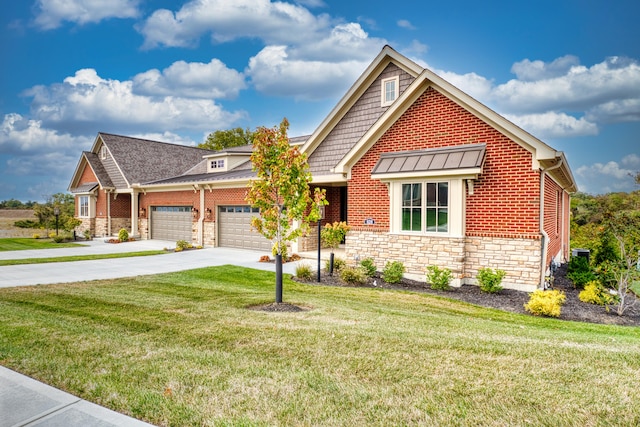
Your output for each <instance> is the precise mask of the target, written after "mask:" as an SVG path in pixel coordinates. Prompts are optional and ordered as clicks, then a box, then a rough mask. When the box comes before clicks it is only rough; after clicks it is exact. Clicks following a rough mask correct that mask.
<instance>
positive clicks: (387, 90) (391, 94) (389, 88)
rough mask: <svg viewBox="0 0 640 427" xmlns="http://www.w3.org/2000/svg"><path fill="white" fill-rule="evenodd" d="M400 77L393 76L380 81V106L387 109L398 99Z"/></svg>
mask: <svg viewBox="0 0 640 427" xmlns="http://www.w3.org/2000/svg"><path fill="white" fill-rule="evenodd" d="M399 88H400V77H398V76H395V77H391V78H388V79H384V80H382V99H381V102H382V106H383V107H387V106H389V105H391V104H392V103H393V101H395V100H396V99H397V98H398V94H399V91H400V89H399Z"/></svg>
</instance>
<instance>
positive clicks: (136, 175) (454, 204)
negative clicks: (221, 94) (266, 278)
mask: <svg viewBox="0 0 640 427" xmlns="http://www.w3.org/2000/svg"><path fill="white" fill-rule="evenodd" d="M291 143H292V144H296V145H299V146H300V149H301V150H302V151H304V152H306V153H307V154H308V156H309V165H310V167H311V172H312V174H313V185H315V186H319V187H323V188H326V189H327V197H328V199H329V202H330V205H329V206H328V207H327V214H326V218H325V220H324V221H325V222H333V221H337V220H346V221H347V222H348V223H349V225H350V226H351V231H350V232H349V234H348V236H347V239H346V242H345V250H346V256H347V258H348V262H355V261H356V260H358V259H363V258H365V257H372V258H373V259H374V260H375V261H376V263H377V265H378V267H379V269H382V267H383V266H384V263H385V262H386V261H388V260H399V261H402V262H404V264H405V266H406V267H407V275H408V276H409V277H415V278H420V279H424V274H425V269H426V267H427V266H429V265H438V266H440V267H447V268H449V269H451V270H452V271H453V272H454V275H455V277H456V279H455V282H454V284H458V285H459V284H463V283H475V279H474V278H475V275H476V273H477V271H478V269H479V268H481V267H491V268H500V269H503V270H505V271H506V272H507V276H506V277H505V279H504V281H503V284H504V285H505V286H506V287H510V288H515V289H523V290H532V289H535V288H536V287H538V286H540V285H541V283H542V282H543V280H544V275H545V271H546V270H547V268H548V266H549V264H550V263H551V262H552V261H554V260H555V261H563V260H566V259H568V256H569V252H568V251H569V195H570V193H572V192H575V191H576V184H575V181H574V179H573V176H572V174H571V170H570V168H569V165H568V163H567V161H566V159H565V156H564V154H563V153H562V152H558V151H556V150H554V149H553V148H552V147H550V146H548V145H547V144H545V143H544V142H542V141H540V140H539V139H537V138H535V137H534V136H532V135H531V134H529V133H527V132H525V131H524V130H522V129H521V128H519V127H517V126H516V125H514V124H513V123H511V122H509V121H508V120H506V119H505V118H504V117H502V116H500V115H498V114H497V113H495V112H494V111H492V110H490V109H489V108H487V107H486V106H484V105H482V104H481V103H479V102H478V101H476V100H475V99H473V98H471V97H470V96H468V95H467V94H465V93H464V92H462V91H461V90H459V89H457V88H456V87H454V86H453V85H451V84H450V83H448V82H446V81H445V80H443V79H442V78H441V77H439V76H437V75H436V74H434V73H433V72H431V71H430V70H427V69H423V68H422V67H420V66H418V65H417V64H415V63H414V62H412V61H410V60H409V59H407V58H406V57H404V56H402V55H400V54H399V53H397V52H396V51H394V50H393V49H392V48H390V47H388V46H387V47H385V48H383V49H382V51H381V52H380V54H379V55H378V56H377V57H376V58H375V60H374V61H373V62H372V63H371V65H370V66H369V67H368V68H367V70H365V72H364V73H363V74H362V76H361V77H360V78H359V79H358V80H357V81H356V82H355V84H354V85H353V86H352V87H351V88H350V89H349V91H348V92H347V93H346V94H345V95H344V97H343V98H342V99H341V100H340V102H339V103H338V104H337V105H336V107H335V108H334V109H333V110H332V111H331V113H330V114H329V115H328V116H327V117H326V118H325V120H324V121H323V122H322V123H321V124H320V126H319V127H318V128H317V129H316V131H315V132H314V133H313V134H312V135H309V136H305V137H298V138H292V139H291ZM250 153H251V147H237V148H232V149H227V150H224V151H221V152H212V151H207V150H201V149H196V148H192V147H184V146H176V145H172V144H164V143H158V142H154V141H147V140H139V139H135V138H127V137H121V136H115V135H109V134H103V133H100V134H98V137H97V138H96V142H95V144H94V146H93V148H92V150H91V151H90V152H85V153H83V154H82V156H81V159H80V162H79V164H78V167H77V168H76V171H75V174H74V176H73V178H72V181H71V185H70V187H69V188H70V191H72V192H73V193H75V194H76V197H77V203H76V206H77V209H78V212H77V215H78V217H79V218H80V219H82V220H83V225H82V227H83V228H89V229H91V230H92V232H93V233H94V234H96V235H111V234H114V233H117V231H118V229H119V228H121V227H125V228H128V229H129V230H130V232H131V233H132V234H134V235H140V236H141V238H158V239H168V240H179V239H185V240H191V241H194V242H197V243H200V244H204V245H211V246H223V247H224V246H228V247H241V248H254V249H260V250H269V248H270V242H268V241H266V240H265V239H264V238H263V237H262V236H260V235H257V234H256V233H254V232H252V231H251V229H250V226H249V221H250V219H251V217H252V216H253V215H255V214H256V212H255V211H254V209H253V208H252V207H250V206H247V204H246V202H245V200H244V197H245V194H246V191H247V184H248V182H249V180H250V179H251V178H252V177H253V176H254V174H253V172H252V171H251V164H250V161H249V156H250ZM312 229H315V228H312ZM315 241H316V240H315V236H309V237H308V238H302V239H300V240H299V241H298V242H297V243H296V244H295V245H294V248H293V250H294V251H304V250H310V249H312V248H313V245H314V244H315V243H314V242H315Z"/></svg>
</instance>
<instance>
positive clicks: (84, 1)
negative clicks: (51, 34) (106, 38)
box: [34, 0, 140, 30]
mask: <svg viewBox="0 0 640 427" xmlns="http://www.w3.org/2000/svg"><path fill="white" fill-rule="evenodd" d="M139 3H140V0H37V1H36V4H35V8H36V10H37V13H36V17H35V19H34V23H35V25H36V26H38V27H40V28H41V29H43V30H51V29H55V28H58V27H60V26H61V25H62V22H63V21H68V22H75V23H77V24H80V25H83V24H88V23H96V22H100V21H102V20H103V19H108V18H136V17H137V16H138V15H139V11H138V4H139Z"/></svg>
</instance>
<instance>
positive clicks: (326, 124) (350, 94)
mask: <svg viewBox="0 0 640 427" xmlns="http://www.w3.org/2000/svg"><path fill="white" fill-rule="evenodd" d="M392 62H393V63H394V64H396V65H397V66H398V67H400V68H401V69H403V70H404V71H406V72H407V73H409V74H410V75H412V76H413V77H417V76H418V75H419V74H420V73H421V72H422V70H423V69H422V67H420V66H419V65H418V64H416V63H415V62H413V61H411V60H410V59H408V58H407V57H405V56H403V55H401V54H399V53H398V52H396V51H395V50H394V49H393V48H391V47H390V46H385V47H384V48H382V51H380V53H379V54H378V56H376V58H375V59H374V60H373V62H372V63H371V64H370V65H369V66H368V67H367V69H366V70H365V71H364V72H363V73H362V74H361V75H360V77H359V78H358V80H356V82H355V83H354V84H353V85H352V86H351V88H350V89H349V90H348V91H347V93H346V94H345V95H344V96H343V97H342V99H340V102H338V104H337V105H336V106H335V107H334V108H333V110H331V112H330V113H329V115H328V116H327V117H326V118H325V119H324V120H323V121H322V123H320V125H319V126H318V128H317V129H316V130H315V132H313V134H312V135H311V136H310V137H309V139H308V140H307V141H306V142H305V143H304V145H303V146H302V147H301V149H300V151H301V152H303V153H307V154H308V155H311V153H313V151H314V150H315V149H316V148H317V147H318V145H319V144H320V143H321V142H322V141H323V140H324V139H325V138H326V136H327V135H328V134H329V132H331V130H332V129H333V128H334V127H335V126H336V125H337V124H338V122H339V121H340V120H341V119H342V117H344V115H345V114H346V113H347V112H348V111H349V110H350V109H351V107H353V105H354V104H355V103H356V102H357V101H358V99H360V97H361V96H362V94H363V93H364V92H365V91H366V90H367V89H368V88H369V86H371V84H372V83H373V82H374V81H375V80H376V79H377V78H378V76H379V75H380V73H382V71H384V69H385V68H386V67H387V65H389V64H390V63H392Z"/></svg>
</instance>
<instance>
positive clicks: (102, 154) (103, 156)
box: [100, 145, 107, 160]
mask: <svg viewBox="0 0 640 427" xmlns="http://www.w3.org/2000/svg"><path fill="white" fill-rule="evenodd" d="M100 158H101V159H102V160H104V159H106V158H107V147H105V146H104V145H103V146H102V147H101V148H100Z"/></svg>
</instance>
